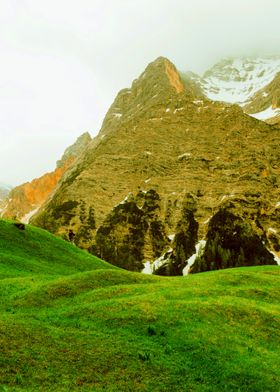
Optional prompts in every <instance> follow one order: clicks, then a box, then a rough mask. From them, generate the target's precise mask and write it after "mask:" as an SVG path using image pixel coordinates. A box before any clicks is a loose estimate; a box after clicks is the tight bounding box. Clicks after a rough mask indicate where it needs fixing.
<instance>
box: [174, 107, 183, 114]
mask: <svg viewBox="0 0 280 392" xmlns="http://www.w3.org/2000/svg"><path fill="white" fill-rule="evenodd" d="M182 110H184V108H177V109H175V110H174V112H173V113H174V114H176V113H177V112H181V111H182Z"/></svg>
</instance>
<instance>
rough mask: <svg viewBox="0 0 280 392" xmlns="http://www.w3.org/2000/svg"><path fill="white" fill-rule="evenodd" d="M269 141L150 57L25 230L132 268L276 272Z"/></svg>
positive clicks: (274, 180)
mask: <svg viewBox="0 0 280 392" xmlns="http://www.w3.org/2000/svg"><path fill="white" fill-rule="evenodd" d="M279 138H280V135H279V130H278V128H276V127H274V126H271V125H268V124H266V123H264V122H261V121H258V120H257V119H255V118H252V117H249V116H248V115H246V114H244V113H243V111H242V109H241V108H240V107H239V106H237V105H231V104H225V103H223V102H214V101H212V100H209V99H208V98H206V97H205V96H203V94H202V92H201V90H200V88H199V87H198V86H197V84H196V83H194V82H193V80H192V78H191V76H190V75H185V76H184V77H181V75H180V73H179V72H178V71H177V69H176V67H175V66H174V65H173V64H172V63H171V62H170V61H169V60H168V59H165V58H163V57H160V58H158V59H157V60H156V61H154V62H152V63H151V64H149V65H148V66H147V68H146V70H145V71H144V72H143V73H142V74H141V75H140V77H139V78H138V79H136V80H135V81H134V82H133V83H132V86H131V88H127V89H124V90H122V91H120V92H119V94H118V95H117V97H116V99H115V101H114V103H113V104H112V106H111V107H110V109H109V111H108V113H107V115H106V117H105V119H104V122H103V125H102V128H101V130H100V132H99V134H98V136H97V137H96V138H94V139H93V140H92V141H91V143H90V144H89V146H88V148H87V149H86V151H85V153H84V154H83V155H82V156H81V157H80V159H79V160H78V161H77V162H76V163H75V164H74V165H73V166H72V168H71V170H69V171H68V172H67V173H66V174H65V175H64V177H63V178H62V180H61V181H60V183H59V184H58V186H57V188H56V190H55V192H54V193H53V194H52V196H51V197H50V198H49V199H48V201H47V203H46V204H45V205H44V206H43V208H41V209H40V211H39V213H38V214H37V215H36V216H34V217H33V218H32V220H31V222H32V223H33V224H36V225H38V226H41V227H43V228H45V229H47V230H49V231H51V232H53V233H55V234H58V235H62V236H64V237H66V238H67V237H69V235H71V240H72V241H74V242H75V243H76V244H77V245H78V246H80V247H83V248H86V249H89V251H90V252H92V253H93V254H96V255H98V256H100V257H101V258H103V259H105V260H106V261H109V262H111V263H113V264H115V265H118V266H121V267H123V268H126V269H130V270H135V271H141V270H144V272H155V273H158V274H163V275H178V274H182V273H186V271H189V270H190V268H191V264H192V263H193V262H194V260H195V259H197V262H196V263H195V264H194V266H193V267H192V268H193V270H194V271H200V270H203V271H204V270H211V269H216V268H225V267H234V266H237V265H254V264H260V263H261V264H276V260H278V258H277V257H279V256H280V254H279V251H280V237H279V232H280V220H279V213H280V208H279V207H280V202H279V185H280V184H279V173H280V169H279V164H280V155H279V149H278V146H279V141H280V139H279ZM229 222H232V223H231V224H230V223H229ZM225 230H226V231H227V233H228V234H227V236H225ZM215 233H216V234H215ZM231 237H232V240H230V238H231ZM255 244H256V245H257V246H256V249H255V250H254V252H253V253H252V249H254V246H255ZM202 245H203V246H202ZM202 248H204V250H205V251H204V253H203V249H202ZM239 256H240V257H239Z"/></svg>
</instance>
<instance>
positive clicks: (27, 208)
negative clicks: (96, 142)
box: [2, 133, 91, 223]
mask: <svg viewBox="0 0 280 392" xmlns="http://www.w3.org/2000/svg"><path fill="white" fill-rule="evenodd" d="M90 140H91V137H90V135H89V134H88V133H85V134H83V135H81V136H80V137H79V138H78V139H77V141H76V142H75V143H74V144H73V145H72V146H70V147H68V148H67V149H66V151H65V153H64V154H63V157H62V158H61V160H59V161H58V162H57V167H56V169H55V170H54V171H53V172H50V173H46V174H44V175H42V176H41V177H39V178H35V179H34V180H32V181H31V182H27V183H25V184H22V185H19V186H17V187H15V188H14V189H13V190H12V191H11V192H10V193H9V195H7V197H6V200H5V202H4V204H5V205H4V207H3V210H2V216H3V217H5V218H16V219H18V220H21V221H22V222H23V223H28V222H29V220H30V219H31V217H32V216H33V215H35V214H36V212H37V211H38V210H39V208H40V207H41V205H42V204H43V203H44V202H45V201H46V200H47V198H48V197H49V196H50V194H51V193H52V192H53V191H54V189H55V187H56V186H57V184H58V182H59V181H60V179H61V178H62V176H63V175H64V173H65V172H66V171H67V170H69V168H71V166H72V165H73V163H74V162H75V161H76V159H77V158H78V156H79V155H80V154H81V153H82V152H84V150H85V148H86V146H87V145H88V143H89V142H90Z"/></svg>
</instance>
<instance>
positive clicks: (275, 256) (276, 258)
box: [268, 249, 280, 265]
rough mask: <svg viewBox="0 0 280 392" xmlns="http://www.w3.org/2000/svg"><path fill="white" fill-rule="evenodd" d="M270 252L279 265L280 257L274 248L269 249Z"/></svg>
mask: <svg viewBox="0 0 280 392" xmlns="http://www.w3.org/2000/svg"><path fill="white" fill-rule="evenodd" d="M268 251H269V253H271V254H272V255H273V256H274V260H275V261H276V263H277V264H278V265H280V257H278V256H277V255H276V254H275V253H274V252H272V250H270V249H268Z"/></svg>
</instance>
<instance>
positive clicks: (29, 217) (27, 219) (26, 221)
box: [21, 207, 40, 224]
mask: <svg viewBox="0 0 280 392" xmlns="http://www.w3.org/2000/svg"><path fill="white" fill-rule="evenodd" d="M39 208H40V207H37V208H35V209H34V210H32V211H29V212H28V213H27V214H25V215H24V217H22V218H21V222H22V223H25V224H27V223H29V221H30V219H31V218H32V216H33V215H35V214H36V213H37V212H38V211H39Z"/></svg>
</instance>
